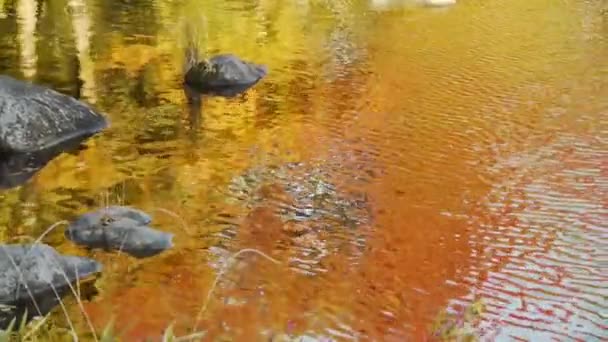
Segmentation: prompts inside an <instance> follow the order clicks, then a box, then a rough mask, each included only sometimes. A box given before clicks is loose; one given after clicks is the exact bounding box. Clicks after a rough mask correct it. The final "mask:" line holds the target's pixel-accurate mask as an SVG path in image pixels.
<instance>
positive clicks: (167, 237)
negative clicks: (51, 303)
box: [65, 206, 173, 258]
mask: <svg viewBox="0 0 608 342" xmlns="http://www.w3.org/2000/svg"><path fill="white" fill-rule="evenodd" d="M150 222H152V219H151V218H150V216H149V215H148V214H146V213H144V212H143V211H141V210H137V209H134V208H130V207H122V206H111V207H107V208H102V209H100V210H98V211H95V212H91V213H87V214H84V215H82V216H80V217H79V218H78V219H77V220H75V221H74V222H72V223H71V224H70V226H69V227H68V229H67V230H66V231H65V236H66V237H67V238H68V239H69V240H71V241H73V242H74V243H76V244H78V245H81V246H85V247H88V248H101V249H104V250H108V251H110V250H113V251H124V252H126V253H128V254H130V255H132V256H134V257H137V258H145V257H150V256H153V255H156V254H159V253H161V252H163V251H164V250H166V249H169V248H171V247H173V241H172V240H173V234H170V233H166V232H162V231H159V230H156V229H152V228H150V227H148V226H147V225H148V224H149V223H150Z"/></svg>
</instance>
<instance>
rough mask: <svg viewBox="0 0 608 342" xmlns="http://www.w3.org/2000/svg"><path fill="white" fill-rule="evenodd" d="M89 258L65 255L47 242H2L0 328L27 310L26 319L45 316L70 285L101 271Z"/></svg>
mask: <svg viewBox="0 0 608 342" xmlns="http://www.w3.org/2000/svg"><path fill="white" fill-rule="evenodd" d="M101 271H102V266H101V265H100V264H99V263H97V262H96V261H94V260H92V259H89V258H82V257H76V256H64V255H60V254H59V253H57V251H56V250H55V249H54V248H52V247H50V246H48V245H45V244H35V245H34V244H23V245H21V244H15V245H0V272H1V273H0V306H1V308H0V328H2V329H3V328H6V327H7V326H8V324H9V323H10V321H11V320H12V319H13V318H15V319H16V320H20V319H21V318H23V317H22V315H23V313H24V312H25V311H26V310H27V312H28V317H26V319H27V320H29V319H31V318H33V317H35V316H39V315H46V314H47V313H48V312H50V310H52V309H53V308H54V307H55V306H56V305H57V304H58V303H59V301H60V299H61V298H62V297H63V296H65V295H66V294H67V293H69V292H71V290H70V286H73V284H75V283H77V282H79V281H81V280H86V279H87V278H90V277H91V276H92V275H94V274H97V273H100V272H101Z"/></svg>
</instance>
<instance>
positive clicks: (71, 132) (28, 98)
mask: <svg viewBox="0 0 608 342" xmlns="http://www.w3.org/2000/svg"><path fill="white" fill-rule="evenodd" d="M107 126H108V122H107V120H106V118H105V117H104V116H102V115H101V114H100V113H97V112H95V111H94V110H93V109H92V108H90V107H89V106H88V105H86V104H85V103H83V102H81V101H78V100H76V99H75V98H72V97H69V96H66V95H63V94H61V93H59V92H56V91H54V90H52V89H49V88H47V87H43V86H39V85H35V84H31V83H26V82H22V81H19V80H16V79H14V78H11V77H8V76H1V75H0V152H1V153H2V154H10V153H28V152H35V151H40V150H44V149H47V148H51V147H53V146H56V145H60V144H63V143H67V142H74V141H82V140H85V139H87V138H89V137H91V136H93V135H95V134H96V133H98V132H100V131H102V130H103V129H105V128H106V127H107Z"/></svg>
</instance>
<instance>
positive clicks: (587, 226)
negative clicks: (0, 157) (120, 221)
mask: <svg viewBox="0 0 608 342" xmlns="http://www.w3.org/2000/svg"><path fill="white" fill-rule="evenodd" d="M186 22H188V23H190V24H191V25H193V27H195V28H196V30H197V32H198V35H197V37H198V38H197V39H198V42H199V44H200V47H201V50H202V51H204V52H206V53H208V54H214V53H220V52H222V53H223V52H231V53H235V54H237V55H239V56H240V57H242V58H244V59H246V60H251V61H255V62H256V63H261V64H266V65H268V67H269V74H268V76H267V77H266V78H264V79H263V80H262V81H261V82H260V83H258V84H257V85H256V86H254V87H253V88H252V89H250V90H249V91H247V92H246V93H245V94H243V95H241V96H238V97H236V98H232V99H226V98H220V97H204V98H201V99H200V101H194V103H189V102H188V101H187V99H186V96H185V92H184V89H183V88H182V86H181V77H182V68H183V65H182V63H183V57H184V52H183V51H184V50H183V47H184V46H185V37H184V35H183V32H184V29H183V28H184V25H185V23H186ZM606 56H608V7H607V6H606V3H605V2H604V1H602V0H584V1H580V0H562V1H554V0H552V1H550V0H512V1H498V0H486V1H483V0H462V1H460V2H459V3H457V4H456V5H455V6H452V7H449V8H428V7H425V6H419V5H417V4H416V3H415V2H408V1H399V0H394V1H392V0H388V1H371V0H370V1H358V0H354V1H323V0H319V1H306V0H304V1H255V2H251V1H245V0H231V1H220V0H210V1H205V2H202V1H196V0H175V1H160V0H133V1H102V0H56V1H35V0H0V72H1V73H3V74H8V75H11V76H14V77H17V78H20V79H24V80H30V81H33V82H36V83H39V84H44V85H47V86H50V87H52V88H54V89H56V90H58V91H61V92H62V93H64V94H68V95H71V96H75V97H77V98H79V99H81V100H83V101H85V102H87V103H90V104H92V105H93V106H95V108H97V109H98V110H100V111H102V112H103V113H105V114H106V115H107V116H108V118H109V120H110V122H111V126H110V128H109V129H107V130H106V131H104V132H103V133H102V134H100V135H98V136H96V137H94V138H93V139H90V140H89V141H88V142H87V144H86V145H87V146H86V148H82V149H80V150H79V151H76V152H72V153H66V154H62V155H60V156H59V157H57V158H55V159H53V160H52V161H50V162H49V163H48V164H46V165H45V166H44V167H43V168H42V169H41V170H40V171H38V172H37V173H36V174H35V175H33V176H32V178H31V179H29V180H28V181H27V182H25V183H24V184H22V185H20V186H17V187H12V188H8V189H2V192H0V203H1V207H0V239H2V241H11V240H14V239H18V238H21V237H23V236H31V237H37V236H39V235H40V234H41V233H42V232H43V231H44V230H45V229H47V228H48V227H49V226H50V225H52V224H53V223H55V222H58V221H60V220H72V219H74V218H75V217H76V216H77V215H79V214H82V213H84V212H87V211H92V210H95V209H97V208H99V207H101V206H104V205H108V204H125V205H131V206H134V207H137V208H140V209H142V210H144V211H146V212H148V213H150V214H151V215H152V216H153V218H154V220H153V226H154V227H155V228H158V229H160V230H163V231H167V232H170V233H172V234H174V235H175V239H174V248H173V249H171V250H169V251H166V252H164V253H162V254H160V255H157V256H154V257H151V258H148V259H141V260H140V259H135V258H132V257H129V256H128V255H125V254H117V253H108V252H104V251H97V250H94V251H86V250H84V249H82V248H80V247H78V246H76V245H74V244H72V243H71V242H69V241H67V240H66V239H65V238H64V235H63V231H62V230H63V229H64V227H59V228H57V229H56V230H54V231H53V232H51V233H50V234H48V235H47V236H46V237H45V238H44V239H43V241H44V242H45V243H48V244H50V245H52V246H55V247H56V248H57V249H58V250H60V251H61V252H64V253H70V254H74V255H83V256H89V257H92V258H95V259H96V260H98V261H100V262H101V263H102V264H103V265H104V269H105V271H104V273H103V275H102V277H101V278H100V279H98V281H97V288H98V292H99V293H98V294H97V295H95V296H93V297H92V298H91V299H90V300H88V301H85V302H84V303H83V305H84V310H85V311H86V312H87V314H88V316H89V318H90V320H91V322H92V324H93V325H94V326H95V327H96V329H98V330H99V331H101V330H102V329H103V327H105V326H106V324H107V323H108V322H110V320H111V319H114V322H115V323H114V326H115V328H116V330H117V331H118V332H120V334H121V336H122V337H123V338H124V339H125V340H133V341H135V340H143V339H144V338H146V337H155V338H157V337H158V336H159V335H160V334H161V333H162V331H163V329H165V328H166V327H167V326H168V325H169V324H171V323H172V322H173V323H174V329H175V331H176V332H177V333H178V334H186V333H188V332H189V331H191V329H192V328H193V327H195V326H196V328H197V330H200V331H207V335H206V340H268V339H274V340H285V338H287V336H291V337H292V338H295V337H297V336H300V337H301V336H308V337H309V338H310V339H311V340H313V339H317V340H328V339H329V340H378V341H379V340H383V341H384V340H386V341H403V340H430V339H433V338H435V337H434V335H433V327H432V324H433V322H434V321H435V319H436V318H437V317H438V316H439V315H440V313H442V312H447V313H448V314H450V315H451V316H450V317H453V318H452V323H455V324H460V325H462V326H464V328H466V329H464V330H467V331H469V332H472V333H474V334H475V335H477V336H478V337H480V339H481V340H496V339H498V340H526V341H527V340H530V341H532V340H534V341H541V340H542V341H549V340H568V341H570V340H580V341H601V340H604V341H605V340H607V339H608V332H607V331H608V201H607V199H608V141H607V139H608V126H607V123H608V58H606ZM0 183H2V182H0ZM11 184H13V183H11ZM171 213H174V214H175V215H174V214H171ZM240 249H257V250H259V251H261V252H264V253H267V254H268V255H269V256H271V257H272V258H274V259H275V260H276V261H277V262H278V263H274V262H271V261H269V260H267V259H266V258H263V257H260V256H259V255H256V254H251V253H247V254H243V255H241V256H240V257H239V258H238V262H235V263H231V262H230V261H231V259H230V258H229V257H230V255H231V254H232V253H235V252H237V251H239V250H240ZM227 266H230V267H228V268H226V267H227ZM222 270H225V271H224V272H222ZM220 273H222V277H221V278H220V280H219V281H218V282H217V286H216V287H215V288H214V290H213V292H212V293H211V295H210V296H209V297H207V296H208V293H209V291H210V289H211V288H212V287H213V285H214V280H215V278H216V276H217V275H218V274H220ZM207 298H209V301H208V302H206V300H207ZM476 303H482V306H483V309H482V310H481V313H480V314H479V315H477V316H475V317H473V318H467V319H466V320H465V321H464V322H463V319H461V317H464V316H463V314H462V313H461V312H462V311H463V310H464V309H466V308H467V307H469V306H471V305H476ZM66 305H67V310H68V312H69V313H70V315H69V317H70V319H71V321H72V323H73V324H75V325H76V326H77V327H78V330H79V331H83V333H85V334H86V332H87V331H89V328H88V326H87V324H86V320H85V319H84V318H83V315H82V313H81V309H80V308H79V306H78V305H76V304H75V303H74V302H73V301H69V300H68V301H67V302H66ZM201 308H204V310H201ZM199 313H200V315H199ZM54 317H55V318H56V319H57V322H58V324H66V322H65V321H66V320H65V318H64V315H63V314H62V313H61V312H60V311H58V312H57V313H56V314H54ZM62 322H63V323H62ZM445 324H449V323H444V325H445Z"/></svg>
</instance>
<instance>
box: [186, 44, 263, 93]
mask: <svg viewBox="0 0 608 342" xmlns="http://www.w3.org/2000/svg"><path fill="white" fill-rule="evenodd" d="M267 74H268V68H267V67H266V66H265V65H259V64H254V63H251V62H247V61H243V60H241V59H240V58H238V57H237V56H235V55H233V54H222V55H217V56H214V57H212V58H211V59H209V60H206V61H201V62H196V63H193V65H192V67H190V68H189V70H188V71H187V72H186V76H185V83H186V85H188V86H190V87H192V88H194V89H196V90H198V91H200V92H201V93H208V94H214V95H220V96H226V97H232V96H235V95H237V94H239V93H242V92H244V91H245V90H247V89H249V88H250V87H252V86H253V85H255V84H256V83H257V82H258V81H259V80H261V79H262V78H263V77H264V76H266V75H267Z"/></svg>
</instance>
